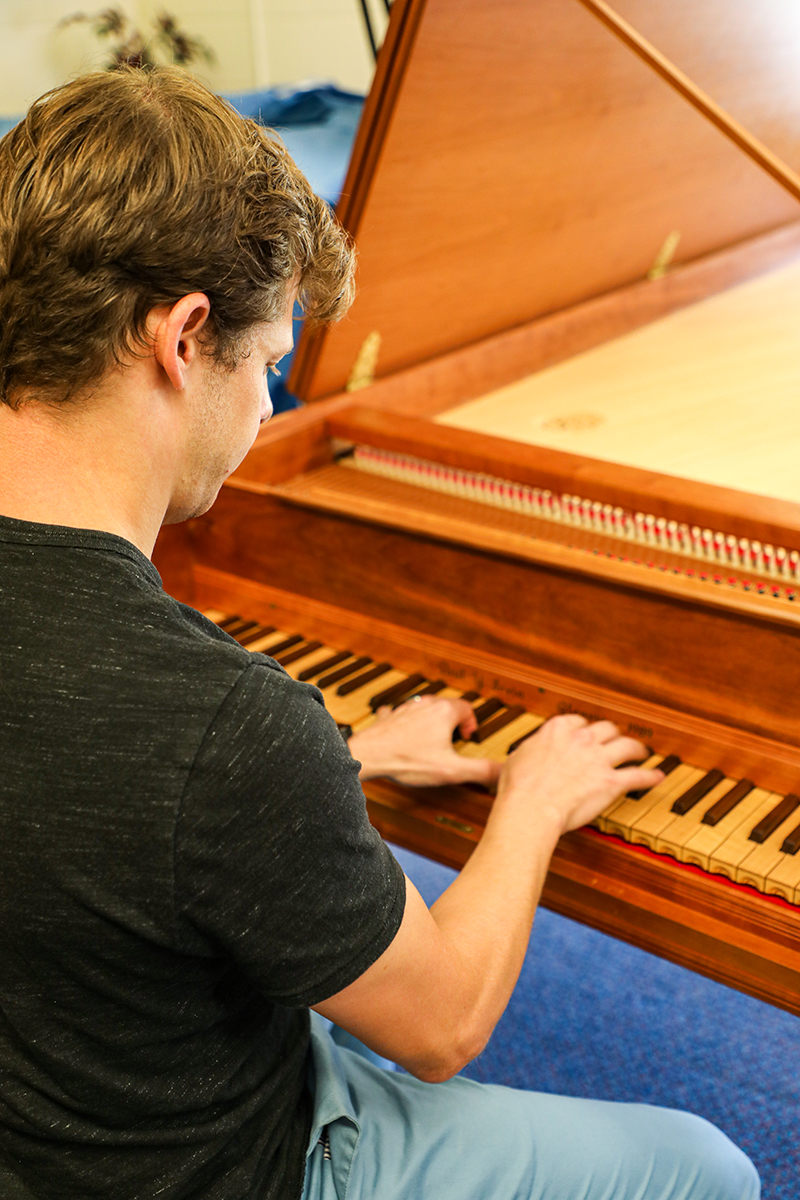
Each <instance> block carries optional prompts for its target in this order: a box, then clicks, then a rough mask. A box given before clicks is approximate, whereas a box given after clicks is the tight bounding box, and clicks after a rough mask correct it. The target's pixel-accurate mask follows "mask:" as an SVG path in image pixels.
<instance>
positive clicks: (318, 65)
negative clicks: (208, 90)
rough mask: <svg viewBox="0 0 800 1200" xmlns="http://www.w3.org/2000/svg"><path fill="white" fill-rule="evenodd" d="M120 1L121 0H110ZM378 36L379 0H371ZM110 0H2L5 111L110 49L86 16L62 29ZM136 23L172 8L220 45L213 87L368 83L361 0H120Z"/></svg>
mask: <svg viewBox="0 0 800 1200" xmlns="http://www.w3.org/2000/svg"><path fill="white" fill-rule="evenodd" d="M109 3H110V4H111V5H112V6H114V7H116V6H117V0H106V4H109ZM370 3H371V11H372V13H373V17H374V24H375V26H376V29H377V31H378V33H379V37H380V38H382V36H383V32H384V29H385V25H386V16H385V8H384V4H383V0H370ZM102 7H104V0H95V2H94V3H92V0H90V3H89V5H88V6H87V7H86V8H85V9H82V5H81V0H3V2H2V3H0V114H9V115H10V114H13V113H19V112H23V111H24V110H25V109H26V108H27V107H28V105H29V104H30V103H31V101H32V100H34V99H35V98H36V97H37V96H39V95H41V94H42V92H44V91H46V90H47V89H48V88H50V87H55V86H56V85H57V84H59V83H61V82H62V81H63V80H64V79H66V78H68V77H69V76H71V75H75V74H79V73H80V72H82V71H86V70H91V69H92V68H95V67H98V66H101V65H102V64H103V61H104V58H105V55H106V53H107V51H106V50H105V48H104V45H103V44H102V43H100V42H98V41H97V39H96V38H95V37H93V35H92V34H91V32H90V30H89V28H88V26H86V25H70V26H68V27H66V28H63V29H57V28H56V27H57V25H58V22H59V21H60V20H61V19H62V18H63V17H65V16H67V15H69V14H71V13H74V12H75V11H81V10H82V11H86V12H89V13H92V14H93V13H95V12H98V11H99V10H100V9H101V8H102ZM119 7H121V8H123V9H124V11H125V12H126V13H127V14H128V15H129V16H130V17H131V19H132V21H133V22H134V23H135V24H137V25H138V26H139V27H144V26H145V25H146V24H147V22H148V21H149V20H150V19H151V18H152V16H153V15H154V14H156V13H160V12H163V11H164V10H166V11H167V12H170V13H172V14H173V15H174V16H175V17H176V18H177V19H178V23H179V25H181V26H182V27H183V28H184V30H185V31H186V32H187V33H189V34H191V35H193V36H195V37H199V38H202V39H203V40H204V41H205V42H207V43H208V44H209V45H210V46H211V47H212V48H213V49H214V52H215V56H216V61H215V63H214V64H213V65H212V66H206V65H205V64H202V65H201V66H199V67H198V68H197V70H198V73H199V74H200V75H201V76H202V77H203V78H204V79H206V81H207V82H209V83H210V84H211V86H213V87H214V88H216V89H218V90H220V91H225V90H230V91H242V90H244V89H246V88H251V87H257V86H258V87H266V86H270V85H273V84H284V83H296V82H300V81H302V80H309V79H316V80H325V81H332V82H335V83H338V84H339V85H340V86H342V87H344V88H347V89H349V90H352V91H361V92H365V91H367V89H368V88H369V84H370V80H371V78H372V71H373V63H372V54H371V51H370V48H369V45H368V42H367V37H366V33H365V30H364V26H363V22H362V17H361V9H360V3H359V0H119Z"/></svg>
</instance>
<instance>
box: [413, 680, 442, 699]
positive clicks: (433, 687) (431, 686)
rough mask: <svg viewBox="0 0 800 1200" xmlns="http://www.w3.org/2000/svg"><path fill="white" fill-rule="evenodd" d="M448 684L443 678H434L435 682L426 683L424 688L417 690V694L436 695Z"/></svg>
mask: <svg viewBox="0 0 800 1200" xmlns="http://www.w3.org/2000/svg"><path fill="white" fill-rule="evenodd" d="M446 687H447V684H446V683H445V681H444V680H443V679H434V681H433V683H426V684H425V687H424V688H420V689H419V691H418V692H415V693H414V695H415V696H435V695H436V693H437V692H441V691H444V689H445V688H446Z"/></svg>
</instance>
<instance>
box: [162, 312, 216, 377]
mask: <svg viewBox="0 0 800 1200" xmlns="http://www.w3.org/2000/svg"><path fill="white" fill-rule="evenodd" d="M210 312H211V302H210V301H209V299H208V296H205V295H203V293H202V292H192V293H191V294H190V295H188V296H182V297H181V299H180V300H178V301H177V302H176V303H175V304H173V305H172V307H171V308H162V309H158V310H157V311H156V312H155V313H154V314H153V317H154V320H155V333H154V337H153V353H154V355H155V359H156V362H157V363H159V365H160V366H161V367H163V369H164V372H165V374H166V376H167V378H168V379H169V381H170V383H171V384H172V386H173V387H174V388H175V390H176V391H177V392H181V391H183V389H184V388H185V386H186V379H187V374H188V371H189V368H190V367H191V365H192V363H193V362H194V361H195V359H196V358H197V357H198V355H200V354H201V353H202V346H201V343H200V341H199V339H198V334H199V333H200V330H201V329H202V328H203V326H204V325H205V323H206V321H207V320H208V317H209V314H210Z"/></svg>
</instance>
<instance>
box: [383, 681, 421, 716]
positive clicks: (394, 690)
mask: <svg viewBox="0 0 800 1200" xmlns="http://www.w3.org/2000/svg"><path fill="white" fill-rule="evenodd" d="M424 682H425V676H424V675H409V676H407V677H406V678H405V679H401V680H400V682H399V683H395V684H393V685H392V686H391V687H388V688H384V689H383V691H382V692H378V693H377V694H376V695H375V696H372V697H371V698H370V702H369V706H370V708H371V709H372V711H373V712H377V711H378V709H379V708H383V706H384V704H400V703H402V701H403V700H404V698H405V697H406V696H407V695H409V693H410V692H415V691H416V690H417V688H418V687H419V685H420V684H421V683H424Z"/></svg>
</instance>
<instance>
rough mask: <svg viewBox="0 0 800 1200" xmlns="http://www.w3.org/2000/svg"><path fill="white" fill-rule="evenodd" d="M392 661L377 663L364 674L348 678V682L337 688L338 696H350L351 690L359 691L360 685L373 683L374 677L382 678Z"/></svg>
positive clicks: (389, 668)
mask: <svg viewBox="0 0 800 1200" xmlns="http://www.w3.org/2000/svg"><path fill="white" fill-rule="evenodd" d="M391 669H392V668H391V663H376V664H375V666H374V667H370V669H369V670H368V671H365V672H364V674H363V675H356V677H355V679H348V681H347V683H342V684H340V685H339V687H338V688H337V689H336V695H337V696H349V695H350V693H351V692H355V691H357V690H358V689H359V688H360V687H364V685H365V684H367V683H372V681H373V679H380V677H381V675H385V674H386V672H387V671H390V670H391Z"/></svg>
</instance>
